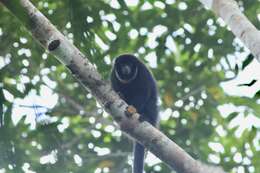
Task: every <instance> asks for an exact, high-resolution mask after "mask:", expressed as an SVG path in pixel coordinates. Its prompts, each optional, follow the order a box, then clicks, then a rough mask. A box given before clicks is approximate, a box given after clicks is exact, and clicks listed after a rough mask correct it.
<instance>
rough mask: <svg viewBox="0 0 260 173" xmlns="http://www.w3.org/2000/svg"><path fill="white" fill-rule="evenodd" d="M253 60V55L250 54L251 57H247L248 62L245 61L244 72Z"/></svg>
mask: <svg viewBox="0 0 260 173" xmlns="http://www.w3.org/2000/svg"><path fill="white" fill-rule="evenodd" d="M253 59H254V56H253V54H249V55H248V56H247V58H246V60H245V61H244V62H243V64H242V70H243V69H244V68H246V66H248V64H250V62H252V61H253Z"/></svg>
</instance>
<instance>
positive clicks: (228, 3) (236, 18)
mask: <svg viewBox="0 0 260 173" xmlns="http://www.w3.org/2000/svg"><path fill="white" fill-rule="evenodd" d="M199 1H200V2H201V3H202V4H204V5H205V6H206V7H207V8H210V9H212V10H213V11H214V12H215V13H216V14H217V15H218V16H219V17H221V18H222V19H223V20H224V21H225V22H226V24H227V25H228V26H229V27H230V29H231V31H232V32H233V33H234V35H235V36H236V37H238V38H239V39H240V40H241V41H242V42H243V43H244V44H245V46H246V47H248V49H249V50H250V51H251V52H252V53H253V54H254V56H255V57H256V59H257V60H258V61H259V62H260V31H259V30H258V29H257V28H256V27H255V26H254V25H253V24H252V23H251V22H250V21H249V20H248V18H247V17H246V16H245V15H244V14H243V13H242V12H241V11H240V9H239V6H238V4H237V2H236V1H235V0H199Z"/></svg>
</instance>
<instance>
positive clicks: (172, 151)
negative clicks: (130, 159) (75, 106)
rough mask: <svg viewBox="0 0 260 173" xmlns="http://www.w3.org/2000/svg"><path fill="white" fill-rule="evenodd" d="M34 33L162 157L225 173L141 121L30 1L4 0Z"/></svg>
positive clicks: (179, 165)
mask: <svg viewBox="0 0 260 173" xmlns="http://www.w3.org/2000/svg"><path fill="white" fill-rule="evenodd" d="M0 2H2V4H3V5H4V6H6V7H7V8H8V9H9V10H10V11H11V13H13V14H14V15H15V16H16V17H17V18H18V19H19V20H20V21H21V22H22V23H23V24H24V25H25V26H26V28H27V29H28V30H29V31H30V32H31V33H32V35H33V36H34V38H35V39H36V40H38V41H39V42H40V44H41V45H42V46H43V47H44V48H45V49H48V50H49V52H50V53H51V54H53V55H55V57H56V58H57V59H58V60H59V61H61V62H62V63H63V64H64V65H66V66H67V68H68V69H69V70H70V71H71V73H72V74H73V75H74V76H75V78H76V79H77V80H78V81H79V82H80V83H81V84H82V85H83V86H84V87H85V88H86V89H87V90H89V91H90V92H91V94H92V95H93V96H94V97H95V98H96V99H97V100H98V101H99V103H100V104H101V105H103V107H104V108H105V110H106V111H107V112H108V113H110V114H111V115H112V116H113V117H114V119H115V120H116V121H117V122H118V124H119V125H120V127H121V129H122V130H123V131H124V132H126V133H127V134H129V135H130V136H132V137H133V138H135V139H136V140H138V141H139V142H140V143H142V144H144V146H145V147H147V148H148V149H149V150H150V151H151V152H152V153H154V154H155V155H156V156H157V157H158V158H160V159H161V160H162V161H164V162H165V163H167V164H168V165H169V166H171V167H172V168H174V169H175V170H176V171H177V172H181V173H214V172H215V173H221V172H223V171H222V170H220V169H216V168H215V167H209V166H207V165H204V164H202V163H200V162H199V161H196V160H194V159H193V158H192V157H191V156H190V155H188V154H187V153H186V152H185V151H184V150H183V149H182V148H180V147H179V146H178V145H177V144H175V143H174V142H173V141H171V140H170V139H169V138H168V137H167V136H165V135H164V134H163V133H161V132H160V131H159V130H158V129H156V128H154V127H153V126H152V125H150V124H149V123H148V122H139V121H138V117H139V116H140V115H139V114H138V113H136V112H134V111H132V110H133V109H128V108H129V106H128V105H127V104H126V103H125V102H124V101H123V100H122V99H120V97H119V96H118V95H117V94H116V93H115V92H114V91H113V90H112V88H111V86H110V85H109V84H108V83H106V82H104V81H103V80H102V78H101V76H100V74H99V73H98V72H97V70H96V69H95V67H94V66H93V65H92V64H91V63H90V62H89V60H88V59H87V58H86V57H85V56H84V55H83V54H82V53H81V52H80V51H79V50H78V49H77V48H76V47H75V46H74V45H73V44H71V43H70V42H69V41H68V40H67V39H66V38H65V37H64V36H63V35H62V34H61V33H60V32H59V31H58V30H57V29H56V28H55V27H54V26H53V25H52V24H51V23H50V21H49V20H48V19H47V18H46V17H45V16H44V15H43V14H42V13H41V12H40V11H39V10H37V9H36V8H35V7H34V6H33V4H32V3H31V2H30V1H29V0H11V1H10V0H0Z"/></svg>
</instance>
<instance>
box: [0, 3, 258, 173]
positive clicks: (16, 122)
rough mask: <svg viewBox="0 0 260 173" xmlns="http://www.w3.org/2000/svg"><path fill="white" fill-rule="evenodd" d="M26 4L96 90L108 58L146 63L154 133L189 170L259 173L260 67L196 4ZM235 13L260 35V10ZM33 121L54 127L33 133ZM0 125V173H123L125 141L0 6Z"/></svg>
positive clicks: (247, 7) (127, 156)
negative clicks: (61, 40)
mask: <svg viewBox="0 0 260 173" xmlns="http://www.w3.org/2000/svg"><path fill="white" fill-rule="evenodd" d="M32 2H33V3H34V5H35V6H37V8H38V9H39V10H40V11H41V12H42V13H44V14H45V15H46V16H47V17H48V19H49V20H50V21H51V22H52V23H53V24H54V25H55V26H56V27H57V28H58V29H59V30H60V31H61V32H62V33H63V34H65V35H66V37H67V38H68V39H70V40H71V41H72V42H73V43H74V44H75V45H76V46H77V47H78V48H79V49H80V50H81V51H82V52H83V53H84V54H85V55H86V56H87V57H88V58H89V60H90V61H91V62H93V63H95V64H96V66H97V68H98V70H99V72H100V73H101V74H102V75H103V77H104V79H106V80H108V79H109V74H110V70H111V62H112V61H113V58H115V57H116V56H118V55H120V54H122V53H134V54H135V55H137V56H138V57H139V58H140V59H142V61H143V62H145V63H146V64H147V66H149V67H150V69H151V71H152V72H153V74H154V76H155V78H156V80H157V84H158V88H159V93H160V103H159V104H160V117H161V123H160V129H161V130H162V131H163V133H164V134H166V135H167V136H168V137H169V138H171V139H172V140H173V141H175V142H176V143H177V144H178V145H180V146H181V147H182V148H183V149H184V150H185V151H187V152H188V153H189V154H191V155H192V156H193V157H194V158H196V159H199V160H201V161H203V162H207V163H211V164H216V165H220V166H222V167H223V168H224V169H225V170H226V171H227V172H233V173H235V172H239V173H244V172H245V173H247V172H260V157H259V156H260V73H259V63H257V62H256V61H255V60H253V58H252V57H251V56H248V55H249V51H248V50H247V49H246V48H244V47H243V44H242V43H241V42H240V41H239V40H238V39H236V38H234V36H233V34H232V33H231V32H230V31H229V30H228V29H227V26H226V25H225V24H224V22H223V21H222V20H221V19H219V18H216V17H215V15H214V14H213V13H212V12H211V11H207V10H205V9H204V7H203V6H202V5H201V4H200V3H199V2H198V1H192V0H184V1H180V0H166V1H163V0H161V1H159V0H146V1H145V0H139V1H138V0H131V1H130V0H129V1H126V0H125V1H123V0H118V1H117V0H85V1H84V0H56V1H51V0H33V1H32ZM238 3H239V5H240V7H241V10H243V12H244V13H245V14H246V15H247V16H248V18H249V19H250V21H251V22H252V23H253V24H254V25H256V26H257V27H259V25H260V24H259V19H260V4H259V1H255V0H242V1H238ZM33 104H36V105H38V104H39V105H42V106H46V107H48V108H46V109H44V108H42V109H37V110H33V109H30V108H28V107H26V106H31V105H33ZM37 112H38V113H39V112H40V113H41V112H42V113H46V116H50V117H52V118H51V120H52V121H53V123H50V124H48V125H40V124H36V123H35V114H36V113H37ZM0 114H2V117H4V119H3V120H2V122H3V123H4V125H3V126H2V127H1V128H0V173H4V172H7V173H9V172H15V173H20V172H26V173H27V172H39V173H43V172H56V173H59V172H60V173H64V172H68V173H80V172H87V173H108V172H111V173H129V172H131V164H132V157H131V150H132V149H131V148H132V146H131V145H132V142H131V140H130V139H128V138H127V137H125V136H124V135H123V134H122V132H121V131H120V130H118V128H117V126H116V124H115V123H114V122H113V120H112V119H111V116H109V115H108V114H106V113H105V112H104V111H103V109H102V108H101V107H100V106H99V105H98V104H97V102H96V100H95V99H94V98H93V97H92V96H91V94H89V93H86V91H84V89H83V88H82V87H81V86H80V85H79V84H78V83H77V81H76V80H75V79H74V78H73V77H72V75H71V74H70V73H69V72H68V70H67V69H66V68H65V67H64V66H63V65H61V64H60V62H58V61H57V60H56V59H55V58H54V57H53V56H51V55H49V54H48V52H46V51H45V50H44V49H43V48H42V47H40V46H39V45H38V44H36V41H35V40H34V39H33V38H32V37H31V35H30V33H29V32H28V31H27V30H26V29H25V28H24V27H23V26H22V24H21V23H20V22H19V21H18V20H17V19H16V18H15V17H14V16H13V15H11V14H10V13H9V11H8V10H7V9H6V8H4V7H3V6H2V5H1V6H0ZM146 163H147V164H146V166H145V171H146V173H168V172H174V171H173V170H170V169H169V168H168V167H167V166H166V165H165V164H163V163H162V162H161V161H160V160H159V159H156V158H155V156H153V155H152V154H148V156H147V160H146Z"/></svg>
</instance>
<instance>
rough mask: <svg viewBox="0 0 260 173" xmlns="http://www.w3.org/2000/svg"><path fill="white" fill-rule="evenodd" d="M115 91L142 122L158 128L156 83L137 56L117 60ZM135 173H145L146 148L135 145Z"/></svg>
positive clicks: (114, 73)
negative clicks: (134, 110) (136, 112)
mask: <svg viewBox="0 0 260 173" xmlns="http://www.w3.org/2000/svg"><path fill="white" fill-rule="evenodd" d="M111 83H112V87H113V89H114V90H115V91H116V92H118V93H120V94H121V96H122V99H124V100H125V101H126V102H127V104H129V105H133V106H134V107H135V108H136V109H137V111H138V113H140V114H141V117H140V120H141V121H148V122H149V123H151V124H152V125H154V126H156V124H157V121H158V120H157V119H158V109H157V88H156V82H155V80H154V78H153V76H152V74H151V73H150V72H149V70H148V69H147V68H146V67H145V65H144V64H143V63H142V62H141V61H139V60H138V59H137V58H136V57H135V56H133V55H130V54H124V55H120V56H119V57H117V58H116V60H115V63H114V67H113V70H112V74H111ZM133 152H134V167H133V173H143V167H144V147H143V145H141V144H139V143H135V145H134V151H133Z"/></svg>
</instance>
